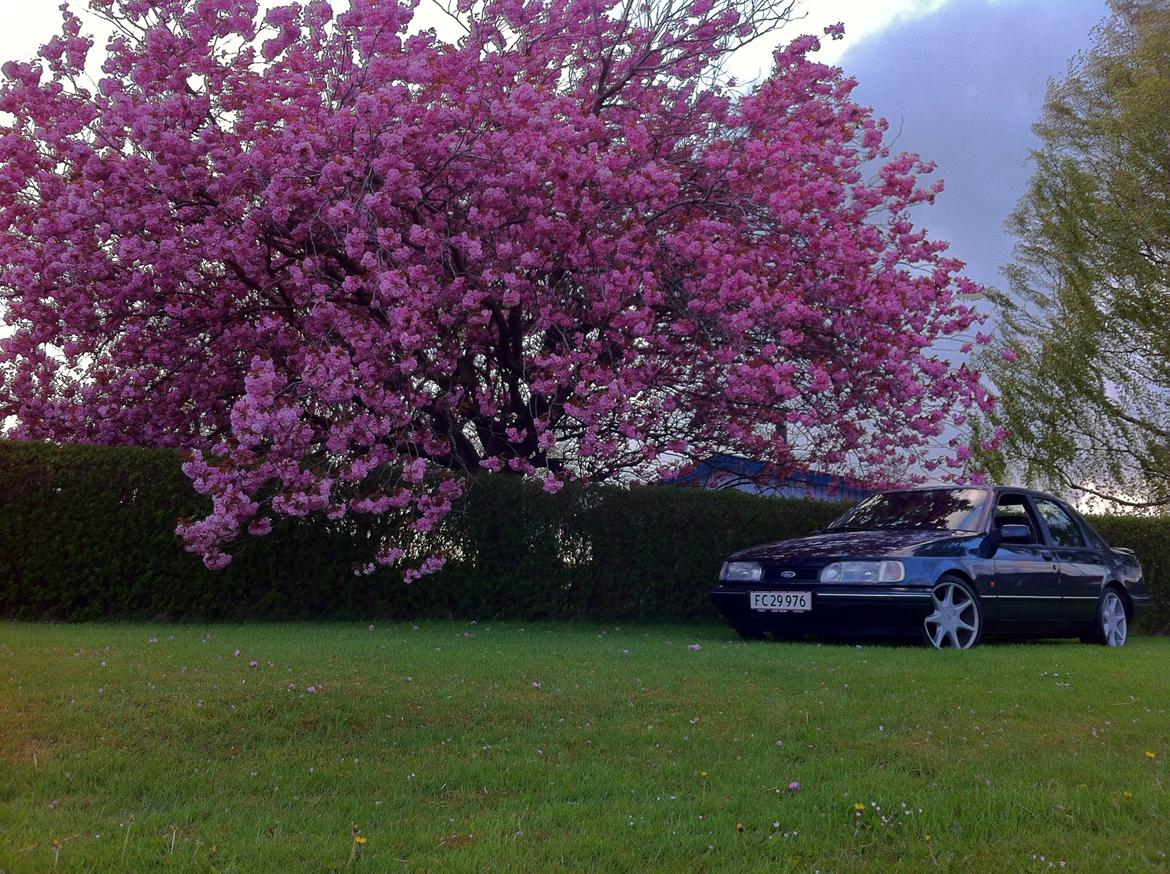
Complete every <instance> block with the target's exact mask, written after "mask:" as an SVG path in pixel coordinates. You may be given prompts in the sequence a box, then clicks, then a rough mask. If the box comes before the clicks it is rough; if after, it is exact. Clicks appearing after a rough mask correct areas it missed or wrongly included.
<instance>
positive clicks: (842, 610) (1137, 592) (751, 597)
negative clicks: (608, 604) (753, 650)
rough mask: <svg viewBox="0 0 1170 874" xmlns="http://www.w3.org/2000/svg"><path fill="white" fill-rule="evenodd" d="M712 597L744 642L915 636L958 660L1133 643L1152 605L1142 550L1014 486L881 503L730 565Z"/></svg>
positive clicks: (896, 494)
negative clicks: (1048, 644) (963, 652)
mask: <svg viewBox="0 0 1170 874" xmlns="http://www.w3.org/2000/svg"><path fill="white" fill-rule="evenodd" d="M711 597H712V598H713V599H714V601H715V604H716V605H717V606H718V607H719V610H720V611H721V612H722V613H723V615H724V616H726V617H727V619H728V621H729V622H730V623H731V625H732V627H733V628H735V630H736V631H738V632H739V633H740V634H741V635H743V636H744V637H760V636H762V635H763V634H764V633H765V632H772V633H773V634H775V635H776V636H778V637H784V638H793V637H800V636H803V635H804V634H807V633H816V634H831V635H836V634H845V635H856V634H867V633H894V634H898V633H900V634H907V633H909V634H914V635H918V636H921V638H922V639H923V640H925V641H926V642H927V643H929V644H931V645H932V646H935V647H938V648H946V647H953V648H957V649H970V648H971V647H973V646H975V645H976V644H978V643H979V641H980V640H981V639H982V637H983V635H984V634H985V633H986V634H1004V635H1025V636H1031V637H1074V636H1076V637H1080V638H1081V639H1082V640H1084V641H1086V642H1096V643H1102V644H1106V645H1108V646H1122V645H1124V644H1125V641H1126V639H1127V637H1128V633H1129V627H1130V625H1132V624H1133V622H1134V620H1135V619H1136V618H1137V617H1138V616H1139V615H1140V613H1141V612H1142V611H1143V610H1145V609H1146V608H1147V607H1148V606H1149V603H1150V598H1149V594H1148V592H1147V590H1146V583H1145V579H1144V577H1143V575H1142V567H1141V564H1140V563H1139V562H1138V559H1137V557H1136V556H1135V555H1134V553H1133V552H1132V551H1131V550H1128V549H1120V548H1116V547H1111V546H1109V545H1108V544H1107V543H1106V542H1105V541H1104V540H1103V539H1102V538H1101V536H1100V535H1099V534H1098V533H1097V532H1096V531H1094V530H1093V528H1092V527H1091V526H1090V525H1089V524H1088V523H1087V522H1085V520H1084V519H1083V518H1081V516H1080V515H1079V514H1078V513H1077V512H1076V511H1075V510H1073V509H1072V508H1071V507H1069V506H1068V505H1067V504H1066V503H1064V502H1063V501H1061V500H1060V499H1058V498H1055V497H1053V496H1051V495H1046V494H1043V493H1040V492H1034V491H1030V490H1027V489H1017V488H1007V487H1002V486H994V487H992V486H989V487H966V488H939V487H932V488H919V489H907V490H902V491H892V492H884V493H881V494H877V495H873V496H872V497H870V498H867V499H866V500H864V501H862V502H861V503H860V504H858V505H857V506H856V507H854V508H852V509H851V510H849V511H848V512H846V513H845V514H844V515H843V516H841V517H840V518H839V519H837V520H836V521H835V522H833V523H832V524H831V525H830V526H829V527H828V528H826V529H825V530H823V531H820V532H818V533H816V534H814V535H812V536H810V537H802V538H799V539H796V540H784V541H781V542H779V543H771V544H767V545H764V546H753V547H752V548H750V549H744V550H741V551H740V552H737V553H735V554H734V555H732V556H730V557H729V558H728V559H727V561H726V562H725V563H724V565H723V570H722V572H721V573H720V579H719V585H718V587H717V588H715V589H714V590H713V591H712V592H711Z"/></svg>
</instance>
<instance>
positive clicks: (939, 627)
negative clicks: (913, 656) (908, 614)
mask: <svg viewBox="0 0 1170 874" xmlns="http://www.w3.org/2000/svg"><path fill="white" fill-rule="evenodd" d="M930 607H931V612H930V614H929V615H928V616H927V617H926V619H924V620H923V622H922V631H923V636H924V637H925V638H926V642H927V643H929V644H930V645H931V646H933V647H934V648H935V649H971V647H973V646H976V645H978V643H979V639H980V638H981V637H982V636H983V612H982V610H981V609H980V607H979V599H978V598H976V597H975V593H974V592H973V591H971V588H970V587H969V586H968V585H967V584H966V583H965V582H963V581H962V580H960V579H958V578H956V577H943V578H942V579H941V580H939V581H938V583H937V584H936V585H935V587H934V589H933V591H931V593H930Z"/></svg>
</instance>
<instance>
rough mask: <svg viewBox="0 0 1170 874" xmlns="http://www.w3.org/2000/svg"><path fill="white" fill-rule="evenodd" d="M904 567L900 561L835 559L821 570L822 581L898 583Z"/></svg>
mask: <svg viewBox="0 0 1170 874" xmlns="http://www.w3.org/2000/svg"><path fill="white" fill-rule="evenodd" d="M904 579H906V569H905V568H904V567H902V562H900V561H835V562H833V563H832V564H831V565H829V566H828V567H826V568H825V569H824V570H823V571H821V576H820V580H821V582H822V583H900V582H902V580H904Z"/></svg>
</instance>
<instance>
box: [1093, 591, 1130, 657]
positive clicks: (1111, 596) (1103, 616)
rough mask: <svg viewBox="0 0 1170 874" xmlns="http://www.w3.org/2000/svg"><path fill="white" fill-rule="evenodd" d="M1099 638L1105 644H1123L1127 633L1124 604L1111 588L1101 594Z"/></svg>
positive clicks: (1127, 624)
mask: <svg viewBox="0 0 1170 874" xmlns="http://www.w3.org/2000/svg"><path fill="white" fill-rule="evenodd" d="M1099 621H1100V623H1101V639H1102V640H1103V641H1104V643H1105V645H1106V646H1125V641H1126V638H1127V637H1128V635H1129V623H1128V622H1127V621H1126V618H1125V605H1124V604H1123V603H1121V598H1120V597H1119V596H1118V594H1117V593H1116V592H1114V591H1112V590H1109V591H1107V592H1106V593H1105V594H1104V595H1102V596H1101V612H1100V620H1099Z"/></svg>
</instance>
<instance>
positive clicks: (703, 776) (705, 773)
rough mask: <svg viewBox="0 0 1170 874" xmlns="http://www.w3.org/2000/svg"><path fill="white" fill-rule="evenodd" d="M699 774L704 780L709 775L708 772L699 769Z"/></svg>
mask: <svg viewBox="0 0 1170 874" xmlns="http://www.w3.org/2000/svg"><path fill="white" fill-rule="evenodd" d="M699 776H700V777H702V778H703V779H704V780H706V779H707V778H708V777H710V776H711V775H710V774H708V773H707V772H706V771H700V772H699Z"/></svg>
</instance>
